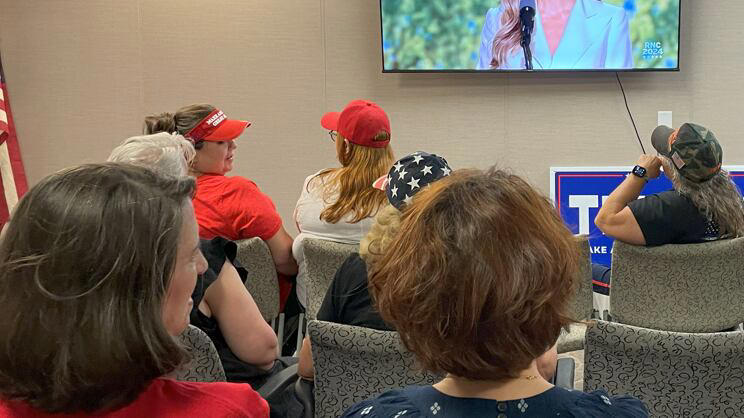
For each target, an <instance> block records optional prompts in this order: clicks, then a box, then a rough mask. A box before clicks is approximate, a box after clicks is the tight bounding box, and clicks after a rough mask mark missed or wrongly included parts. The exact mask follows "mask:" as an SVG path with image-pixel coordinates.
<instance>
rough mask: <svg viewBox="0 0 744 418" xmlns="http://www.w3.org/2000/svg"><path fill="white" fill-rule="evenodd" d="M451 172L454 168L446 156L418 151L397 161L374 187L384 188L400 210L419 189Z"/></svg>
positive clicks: (391, 201)
mask: <svg viewBox="0 0 744 418" xmlns="http://www.w3.org/2000/svg"><path fill="white" fill-rule="evenodd" d="M450 172H452V169H451V168H450V166H449V164H447V160H445V159H444V158H442V157H440V156H438V155H435V154H429V153H427V152H423V151H417V152H414V153H413V154H411V155H407V156H405V157H403V158H401V159H400V160H398V161H396V162H395V164H394V165H393V167H392V168H391V169H390V172H389V173H388V174H387V175H386V176H382V177H380V178H379V179H377V181H375V183H374V185H373V187H375V188H376V189H380V190H384V191H385V194H387V198H388V201H389V202H390V204H391V205H393V206H395V207H396V208H397V209H399V210H400V209H402V208H403V206H404V205H405V204H407V203H409V202H410V201H411V198H413V195H414V194H416V193H417V192H418V191H419V190H421V189H422V188H424V187H426V186H428V185H429V183H432V182H434V181H437V180H439V179H441V178H442V177H446V176H449V174H450Z"/></svg>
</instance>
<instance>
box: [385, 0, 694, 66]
mask: <svg viewBox="0 0 744 418" xmlns="http://www.w3.org/2000/svg"><path fill="white" fill-rule="evenodd" d="M679 3H680V0H536V1H535V0H531V4H533V5H536V7H535V8H534V9H532V10H533V14H534V17H533V25H532V31H531V36H530V37H529V42H528V46H529V51H526V48H523V47H522V45H521V44H522V43H523V42H522V41H523V32H524V31H523V27H524V25H523V24H522V23H523V20H522V19H521V18H520V10H522V9H523V7H524V6H525V5H529V4H530V0H380V16H381V19H382V56H383V70H384V71H386V72H403V71H523V70H526V69H527V63H528V62H531V63H532V69H533V70H535V71H571V70H573V71H633V70H679V21H680V10H679V9H680V4H679ZM524 11H527V12H529V10H522V12H524ZM528 18H529V17H528ZM528 53H529V54H531V60H529V59H526V58H525V57H526V55H527V54H528Z"/></svg>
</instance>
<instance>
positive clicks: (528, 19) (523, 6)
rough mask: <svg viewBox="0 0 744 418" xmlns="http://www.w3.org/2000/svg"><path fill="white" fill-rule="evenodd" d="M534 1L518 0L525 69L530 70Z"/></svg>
mask: <svg viewBox="0 0 744 418" xmlns="http://www.w3.org/2000/svg"><path fill="white" fill-rule="evenodd" d="M536 8H537V6H536V5H535V0H519V24H520V29H521V32H522V42H521V43H520V45H522V50H523V51H524V66H525V69H527V70H531V69H532V51H531V50H530V43H531V42H532V30H533V29H534V28H535V10H536Z"/></svg>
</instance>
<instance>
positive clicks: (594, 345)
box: [584, 321, 744, 417]
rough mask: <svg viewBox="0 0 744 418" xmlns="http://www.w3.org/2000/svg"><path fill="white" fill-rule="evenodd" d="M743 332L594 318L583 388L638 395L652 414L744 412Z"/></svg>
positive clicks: (732, 413)
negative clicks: (701, 330)
mask: <svg viewBox="0 0 744 418" xmlns="http://www.w3.org/2000/svg"><path fill="white" fill-rule="evenodd" d="M742 347H744V333H742V332H738V331H736V332H720V333H711V334H688V333H677V332H669V331H656V330H651V329H646V328H638V327H634V326H630V325H623V324H619V323H615V322H605V321H596V324H593V325H590V326H589V328H588V330H587V334H586V348H585V358H584V391H587V392H588V391H592V390H597V389H605V390H607V391H608V392H609V393H611V394H613V395H623V394H627V395H632V396H635V397H637V398H639V399H640V400H641V401H643V403H644V404H645V405H646V407H647V408H648V410H649V413H650V415H651V416H653V417H733V416H737V417H740V416H744V385H742V378H743V376H744V350H743V349H742Z"/></svg>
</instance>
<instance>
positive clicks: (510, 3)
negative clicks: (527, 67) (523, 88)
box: [491, 0, 522, 68]
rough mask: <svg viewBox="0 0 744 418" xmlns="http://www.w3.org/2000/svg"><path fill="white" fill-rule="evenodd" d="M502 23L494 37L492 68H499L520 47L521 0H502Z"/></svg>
mask: <svg viewBox="0 0 744 418" xmlns="http://www.w3.org/2000/svg"><path fill="white" fill-rule="evenodd" d="M501 8H502V10H503V11H502V13H501V22H500V23H501V24H500V25H499V30H498V31H496V35H494V37H493V46H492V47H491V48H492V49H491V53H492V55H491V68H499V67H500V66H501V65H502V64H504V63H505V62H506V60H507V58H509V56H510V55H512V54H513V53H514V51H515V50H516V49H517V48H518V47H519V42H520V40H521V35H522V32H521V28H520V22H519V0H502V1H501Z"/></svg>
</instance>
